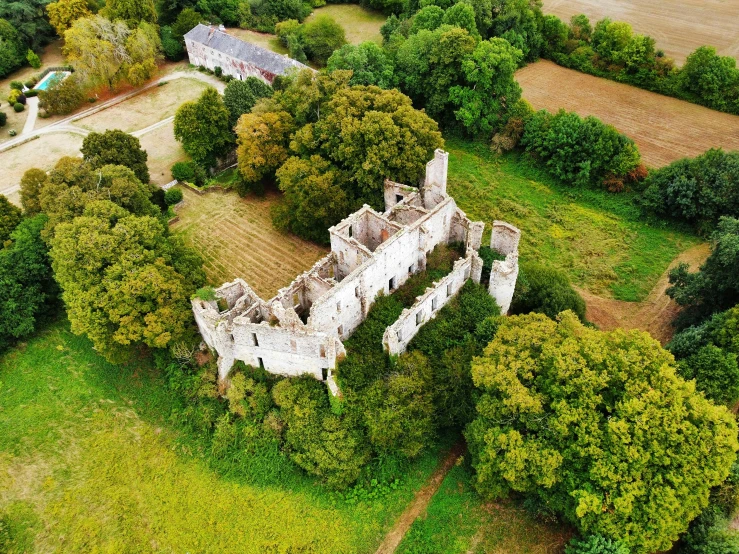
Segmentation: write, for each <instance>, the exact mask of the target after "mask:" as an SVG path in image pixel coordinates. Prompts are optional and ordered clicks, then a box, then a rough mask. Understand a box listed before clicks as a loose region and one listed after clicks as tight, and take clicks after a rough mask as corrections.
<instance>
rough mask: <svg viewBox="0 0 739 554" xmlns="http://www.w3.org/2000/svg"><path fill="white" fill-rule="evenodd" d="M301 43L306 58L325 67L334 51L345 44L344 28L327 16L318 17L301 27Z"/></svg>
mask: <svg viewBox="0 0 739 554" xmlns="http://www.w3.org/2000/svg"><path fill="white" fill-rule="evenodd" d="M302 36H303V41H304V43H305V52H306V54H308V57H309V58H310V59H311V60H313V61H314V62H316V63H317V64H318V65H322V66H323V65H326V62H327V61H328V59H329V58H330V57H331V54H332V53H333V51H334V50H338V49H339V48H341V47H342V46H344V45H345V44H346V33H345V32H344V28H343V27H342V26H341V25H339V24H338V23H336V21H334V19H333V18H332V17H330V16H328V15H319V16H318V17H316V19H314V20H313V21H311V22H310V23H306V24H305V25H304V26H303V32H302Z"/></svg>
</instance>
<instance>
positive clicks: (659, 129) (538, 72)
mask: <svg viewBox="0 0 739 554" xmlns="http://www.w3.org/2000/svg"><path fill="white" fill-rule="evenodd" d="M516 80H517V81H518V82H519V84H520V85H521V87H522V88H523V97H524V98H525V99H526V100H528V101H529V102H531V104H532V106H534V108H535V109H537V110H539V109H547V110H549V111H551V112H556V111H557V110H559V109H560V108H564V109H565V110H567V111H572V112H577V113H578V114H580V115H581V116H588V115H594V116H596V117H597V118H599V119H601V120H603V121H604V122H605V123H610V124H611V125H613V126H614V127H616V129H618V130H619V131H620V132H622V133H624V134H625V135H626V136H628V137H630V138H632V139H633V140H634V142H636V144H637V146H638V147H639V151H640V152H641V155H642V159H643V160H644V162H645V163H646V164H647V165H648V166H650V167H662V166H664V165H667V164H669V163H671V162H673V161H675V160H678V159H680V158H685V157H694V156H697V155H699V154H702V153H703V152H705V151H706V150H708V149H709V148H719V147H721V148H724V149H725V150H739V116H736V115H731V114H726V113H721V112H717V111H715V110H711V109H708V108H704V107H703V106H698V105H696V104H691V103H690V102H685V101H684V100H678V99H677V98H670V97H669V96H662V95H661V94H657V93H654V92H649V91H646V90H642V89H640V88H636V87H632V86H631V85H625V84H623V83H616V82H615V81H610V80H608V79H603V78H600V77H594V76H593V75H587V74H585V73H580V72H579V71H575V70H574V69H567V68H565V67H560V66H558V65H557V64H555V63H552V62H550V61H547V60H541V61H538V62H536V63H533V64H529V65H528V66H526V67H524V68H523V69H521V70H519V71H518V72H517V73H516Z"/></svg>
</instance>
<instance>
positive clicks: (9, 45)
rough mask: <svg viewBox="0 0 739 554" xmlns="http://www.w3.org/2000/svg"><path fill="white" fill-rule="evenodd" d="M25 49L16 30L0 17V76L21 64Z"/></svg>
mask: <svg viewBox="0 0 739 554" xmlns="http://www.w3.org/2000/svg"><path fill="white" fill-rule="evenodd" d="M23 52H25V49H24V47H23V43H22V42H21V39H20V37H19V36H18V32H17V31H16V30H15V29H14V28H13V26H12V25H11V24H10V23H9V22H7V21H6V20H4V19H0V77H4V76H5V75H8V74H9V73H11V72H13V71H14V70H15V69H17V68H18V67H20V66H21V65H22V64H23Z"/></svg>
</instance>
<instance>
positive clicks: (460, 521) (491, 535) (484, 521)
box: [396, 465, 569, 554]
mask: <svg viewBox="0 0 739 554" xmlns="http://www.w3.org/2000/svg"><path fill="white" fill-rule="evenodd" d="M568 538H569V530H568V529H567V528H566V526H561V525H558V526H554V525H546V524H543V523H539V522H537V521H534V520H533V519H532V518H531V517H530V516H529V515H528V514H527V513H526V512H525V511H524V510H523V509H521V508H520V507H518V506H516V505H514V504H513V503H512V502H509V501H506V502H504V503H496V504H485V503H483V502H482V500H481V499H480V497H479V496H478V495H477V493H476V492H475V491H474V489H473V488H472V482H471V473H470V470H469V469H467V468H466V467H465V466H464V465H457V466H455V467H454V468H452V470H451V471H450V472H449V473H448V474H447V476H446V478H445V479H444V482H443V483H442V485H441V488H440V489H439V491H438V492H437V493H436V495H435V496H434V498H433V499H432V500H431V503H430V504H429V506H428V509H427V511H426V514H425V516H422V517H420V518H419V519H417V520H416V521H415V522H414V523H413V525H412V526H411V528H410V531H409V532H408V533H407V534H406V536H405V538H404V539H403V542H401V543H400V546H399V547H398V550H397V551H396V553H397V554H472V553H483V552H489V553H503V552H505V553H506V554H519V553H520V554H523V553H527V554H544V553H547V554H549V553H554V552H563V551H564V544H565V543H566V541H567V540H568Z"/></svg>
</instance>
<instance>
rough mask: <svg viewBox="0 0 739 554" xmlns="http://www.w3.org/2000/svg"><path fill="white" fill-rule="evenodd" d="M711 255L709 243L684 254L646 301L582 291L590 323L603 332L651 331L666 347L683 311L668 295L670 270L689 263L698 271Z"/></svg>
mask: <svg viewBox="0 0 739 554" xmlns="http://www.w3.org/2000/svg"><path fill="white" fill-rule="evenodd" d="M710 253H711V250H710V248H709V246H708V244H706V243H704V244H699V245H698V246H695V247H693V248H690V249H688V250H686V251H685V252H683V253H681V254H680V255H679V256H678V257H677V258H675V260H674V261H673V262H672V263H671V264H670V267H669V268H668V269H667V270H666V271H665V272H664V273H663V274H662V276H661V277H660V279H659V281H657V284H656V285H655V287H654V288H653V289H652V292H650V293H649V296H648V297H647V299H646V300H644V301H643V302H623V301H620V300H613V299H612V298H602V297H600V296H596V295H594V294H591V293H589V292H587V291H585V290H582V289H578V292H579V293H580V295H582V297H583V298H584V299H585V303H586V304H587V318H588V321H592V322H593V323H595V324H596V325H597V326H598V327H599V328H600V329H602V330H603V331H610V330H612V329H616V328H618V327H620V328H622V329H641V330H642V331H648V332H649V334H650V335H652V336H653V337H654V338H655V339H657V340H658V341H660V342H661V343H662V344H666V343H667V342H668V341H669V340H670V339H671V338H672V334H673V332H674V329H673V328H672V325H671V323H672V321H673V320H674V319H675V317H676V316H677V315H678V313H680V310H681V308H680V306H678V305H677V304H676V303H675V301H674V300H672V298H670V297H669V296H667V295H666V294H665V291H666V290H667V287H669V286H670V282H669V279H668V275H669V271H670V269H671V268H673V267H675V266H676V265H677V264H678V263H681V262H685V263H687V264H688V265H689V266H690V268H691V269H692V270H693V271H695V270H697V269H698V267H699V266H700V265H701V264H702V263H703V262H704V261H705V260H706V258H707V257H708V256H709V254H710Z"/></svg>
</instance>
